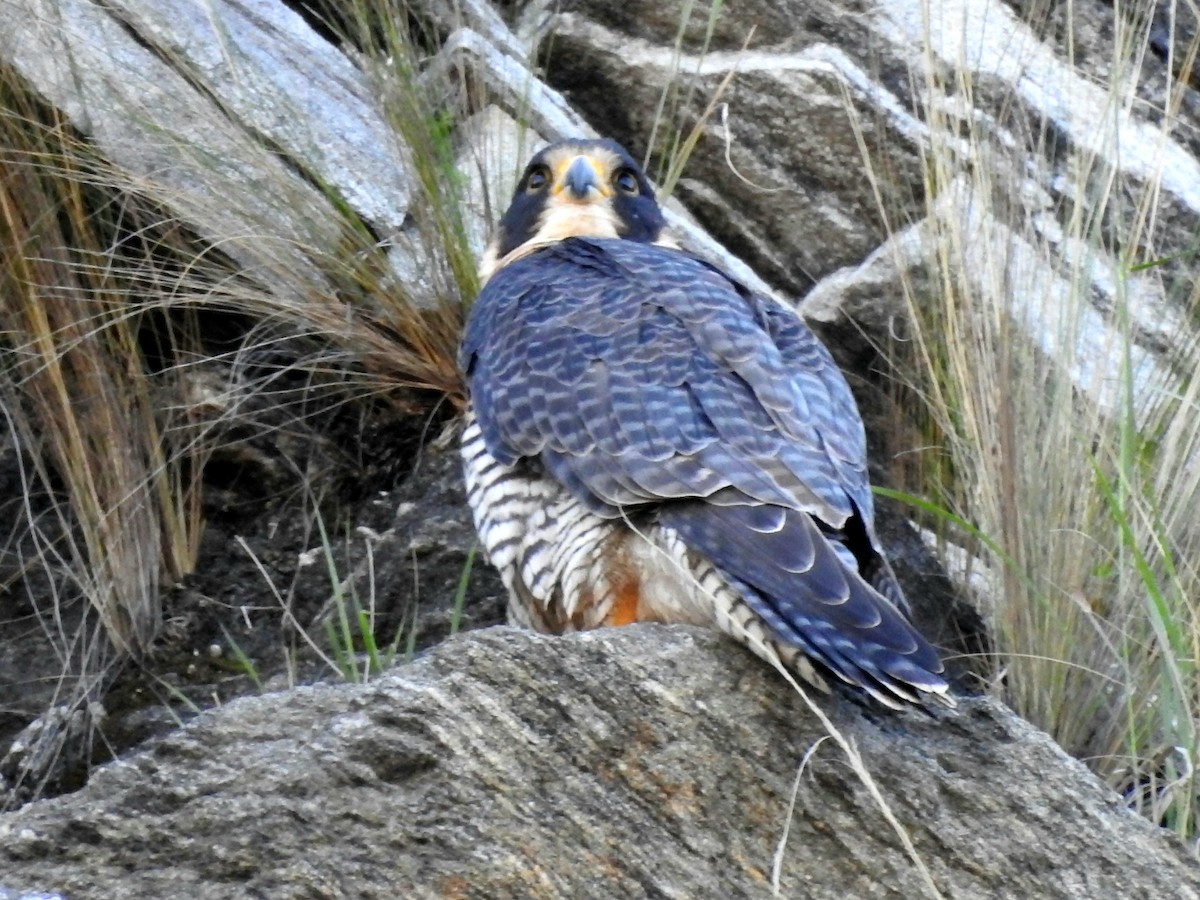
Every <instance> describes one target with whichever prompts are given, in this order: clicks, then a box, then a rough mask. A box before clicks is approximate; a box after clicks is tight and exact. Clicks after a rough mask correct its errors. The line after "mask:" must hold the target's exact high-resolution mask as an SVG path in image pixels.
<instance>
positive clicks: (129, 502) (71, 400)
mask: <svg viewBox="0 0 1200 900" xmlns="http://www.w3.org/2000/svg"><path fill="white" fill-rule="evenodd" d="M14 105H15V104H10V105H9V106H8V110H7V112H6V114H5V115H4V116H3V118H2V119H0V132H2V133H3V137H2V139H0V143H2V144H3V146H4V147H5V148H6V152H5V153H4V154H3V155H2V156H0V255H2V263H3V275H2V276H0V277H2V278H3V282H4V283H3V293H4V297H5V303H4V306H3V309H2V313H0V315H2V317H3V324H2V326H0V327H2V330H3V332H4V338H5V341H6V343H7V344H8V351H9V352H8V357H9V360H10V362H9V364H7V365H6V366H4V368H3V371H2V373H0V374H2V376H3V386H2V388H0V390H3V393H4V395H5V397H6V400H7V401H8V409H9V415H10V417H11V418H12V421H13V424H14V430H15V431H16V433H17V434H18V436H19V438H20V440H21V442H22V444H23V445H24V449H25V450H26V451H27V452H29V453H30V455H31V457H32V458H33V459H35V460H36V461H37V466H38V469H39V473H38V474H39V475H40V476H41V481H42V484H43V487H49V486H50V485H51V484H55V483H57V484H60V485H61V495H62V496H63V497H65V498H67V499H66V501H65V502H66V508H65V509H63V510H62V511H61V512H60V515H61V516H62V518H63V519H64V520H65V525H66V527H65V529H64V531H65V532H66V533H68V534H71V535H75V536H77V539H76V538H72V539H71V542H70V544H71V545H70V546H66V547H63V546H60V547H58V548H56V549H55V551H54V552H55V553H57V554H59V555H61V557H62V558H64V559H66V560H68V561H69V562H70V569H71V571H72V574H73V575H74V577H75V578H76V579H77V580H78V583H79V587H80V589H81V590H82V592H83V594H84V595H85V596H86V597H87V598H88V600H89V602H90V603H91V604H92V606H93V607H94V608H95V610H96V612H97V613H98V614H99V618H100V621H101V623H102V624H103V626H104V629H105V630H106V632H107V633H108V635H109V636H110V637H111V639H112V640H113V642H114V644H116V646H117V647H119V648H120V649H121V650H123V651H125V652H128V653H140V652H142V651H144V650H145V649H146V648H147V646H148V645H149V643H150V642H151V641H152V640H153V638H154V635H155V632H156V630H157V627H158V622H159V611H158V610H159V601H158V591H159V585H160V582H161V580H162V579H163V578H164V577H165V578H168V579H177V578H179V577H180V576H181V575H182V574H183V573H184V572H186V571H188V569H189V568H190V567H191V565H192V562H193V559H194V554H195V550H196V543H197V540H198V537H199V521H198V511H197V506H196V503H197V496H196V493H195V490H194V485H192V484H191V483H190V482H189V481H188V479H187V475H186V473H185V472H184V471H183V470H182V469H181V468H180V465H181V462H182V461H180V460H174V461H168V459H167V458H166V456H165V453H166V451H165V448H164V440H163V424H164V422H163V417H162V414H161V412H160V410H158V409H157V404H156V400H155V393H154V389H153V386H152V385H151V383H150V380H149V377H148V376H147V374H146V370H145V367H144V365H142V364H141V362H140V360H141V353H140V351H139V348H138V346H137V335H136V328H137V317H136V315H135V314H131V308H130V307H131V299H130V296H129V293H128V288H127V286H122V285H121V283H120V280H119V278H117V277H116V276H115V275H114V274H113V272H112V271H111V269H110V268H109V267H108V266H106V265H105V254H104V252H103V247H102V246H100V245H99V241H100V240H101V238H99V236H98V235H97V233H96V229H95V228H94V227H93V222H92V221H91V219H92V216H93V212H92V211H91V210H90V209H89V206H88V202H87V200H86V199H85V197H84V182H85V180H86V179H87V178H88V177H89V176H88V174H87V173H85V172H84V171H83V170H82V168H81V165H82V160H81V159H80V160H77V159H74V158H72V156H71V138H70V137H69V136H68V135H67V132H66V130H65V129H64V128H63V127H62V126H61V123H58V122H54V121H52V122H50V123H48V124H47V125H46V126H44V129H43V126H42V125H41V124H40V123H39V122H38V121H37V120H36V119H34V118H33V110H32V109H31V108H27V109H26V113H25V114H24V115H23V114H22V113H21V112H20V111H14ZM17 109H18V110H19V107H17ZM76 540H77V543H76ZM47 561H48V560H47Z"/></svg>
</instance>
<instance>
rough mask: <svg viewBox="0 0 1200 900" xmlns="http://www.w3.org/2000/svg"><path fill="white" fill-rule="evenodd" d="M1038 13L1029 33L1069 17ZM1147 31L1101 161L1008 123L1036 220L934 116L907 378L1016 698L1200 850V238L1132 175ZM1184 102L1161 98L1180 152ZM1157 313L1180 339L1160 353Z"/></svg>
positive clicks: (1005, 169) (1153, 181) (1105, 132)
mask: <svg viewBox="0 0 1200 900" xmlns="http://www.w3.org/2000/svg"><path fill="white" fill-rule="evenodd" d="M1029 6H1031V7H1032V8H1028V9H1026V14H1027V16H1028V17H1029V19H1030V21H1031V22H1033V23H1034V24H1035V25H1036V24H1037V23H1038V22H1039V21H1044V20H1045V18H1046V17H1047V16H1049V15H1050V14H1051V12H1052V10H1051V9H1050V8H1049V6H1048V5H1046V4H1032V5H1029ZM1152 30H1153V29H1152V27H1151V25H1150V23H1149V19H1148V16H1132V17H1130V18H1125V19H1122V18H1117V19H1116V34H1115V38H1114V44H1113V47H1112V53H1113V66H1112V73H1111V76H1110V77H1111V81H1110V82H1109V83H1108V84H1107V85H1103V88H1104V92H1105V94H1106V96H1105V102H1106V104H1107V113H1106V115H1107V117H1108V121H1105V122H1099V123H1096V130H1095V133H1094V135H1093V136H1092V138H1093V143H1092V145H1091V146H1085V145H1082V144H1080V145H1071V146H1065V142H1064V140H1063V137H1062V135H1061V133H1060V132H1059V131H1058V129H1057V126H1056V125H1055V124H1054V123H1051V122H1048V121H1044V120H1039V119H1038V117H1037V116H1035V115H1028V114H1027V112H1023V111H1022V107H1021V105H1020V104H1013V105H1011V106H1009V107H1008V108H1007V109H1006V110H1005V111H1004V116H1005V118H1004V119H1003V120H1002V121H1000V122H999V123H998V124H996V125H995V128H996V130H1005V131H1007V132H1008V133H1011V134H1016V135H1020V136H1022V137H1024V138H1025V142H1024V143H1025V146H1028V147H1032V148H1033V149H1034V150H1035V156H1036V157H1038V158H1040V159H1042V160H1043V161H1044V162H1043V165H1044V166H1045V167H1046V168H1045V170H1044V171H1041V172H1038V173H1036V175H1035V179H1036V183H1037V185H1039V186H1040V187H1039V188H1037V191H1040V192H1041V197H1042V199H1041V201H1033V202H1031V201H1030V199H1029V197H1030V194H1031V190H1030V188H1029V183H1030V181H1029V174H1028V172H1027V171H1026V170H1024V169H1023V168H1022V166H1024V164H1025V162H1024V160H1025V156H1024V155H1023V151H1024V147H1022V148H1021V149H1020V150H1019V151H1018V152H1017V154H1014V155H1013V156H1006V155H1005V153H1004V152H1003V151H1002V150H1001V149H999V148H998V144H997V141H996V140H995V135H994V134H993V133H991V132H990V131H989V128H990V127H992V125H991V124H989V123H987V122H985V121H984V120H983V119H982V118H965V119H964V118H958V117H956V116H954V115H953V114H951V113H948V112H947V111H946V110H947V108H948V107H949V104H930V106H929V107H928V108H927V116H928V121H929V123H930V125H931V126H932V128H931V134H932V135H933V144H932V146H931V147H930V148H929V150H928V152H927V154H926V156H925V159H924V164H925V174H926V184H927V191H928V199H929V211H930V215H929V217H928V218H927V219H926V220H925V222H924V223H923V224H922V226H921V227H922V228H923V229H925V231H924V234H923V237H924V238H926V239H927V240H928V243H927V246H929V247H932V248H935V249H936V254H935V259H934V260H933V262H932V264H931V265H930V266H929V268H928V269H927V270H925V271H922V272H919V273H911V272H910V273H909V274H911V275H914V277H912V278H908V279H906V281H905V293H906V296H907V298H908V300H909V306H910V309H911V312H912V321H913V326H914V327H913V334H912V341H911V342H910V343H909V344H907V345H904V346H903V347H902V348H901V355H902V356H906V360H905V361H904V362H902V363H900V366H901V367H902V368H905V370H906V371H907V372H908V373H909V375H908V376H905V377H910V378H911V379H912V382H913V384H914V386H915V388H916V391H917V392H918V394H919V395H920V396H921V397H922V398H923V400H924V407H925V410H926V411H927V413H928V416H929V419H928V429H929V434H928V438H929V443H930V446H934V447H936V448H938V452H937V453H936V454H927V462H928V464H927V466H926V467H925V470H924V478H925V480H924V481H923V482H922V483H920V484H918V485H917V486H916V487H915V489H914V493H916V494H918V495H923V496H926V497H930V498H933V503H932V504H931V506H927V511H928V510H929V509H932V510H933V513H932V516H931V518H932V520H933V522H934V524H936V526H937V527H938V530H939V531H940V532H941V533H942V535H943V536H944V537H945V538H946V539H948V540H951V541H953V542H955V543H958V544H960V545H962V546H965V547H966V548H968V549H969V551H970V553H971V554H972V555H973V556H974V558H975V559H976V560H977V565H978V566H979V567H980V568H981V569H982V571H983V572H984V573H985V575H986V577H987V581H988V584H989V587H988V589H987V590H986V591H985V592H984V595H985V596H986V598H987V602H988V605H989V608H988V610H987V612H988V614H989V616H990V619H991V622H992V624H993V627H994V629H995V639H996V644H997V646H998V648H999V654H998V657H997V659H996V660H995V666H996V669H997V681H998V683H999V684H1000V685H1001V686H1002V687H1001V690H1002V693H1003V696H1004V699H1005V700H1006V701H1007V702H1009V703H1010V704H1011V705H1012V706H1013V708H1014V709H1015V710H1016V711H1017V712H1019V713H1020V714H1022V715H1023V716H1025V717H1027V718H1028V719H1030V720H1031V721H1032V722H1034V723H1035V724H1037V725H1039V726H1040V727H1042V728H1044V729H1046V730H1047V731H1048V732H1049V733H1050V734H1051V735H1053V736H1054V738H1055V739H1056V740H1057V741H1058V742H1059V743H1060V744H1061V745H1062V746H1063V747H1064V748H1065V749H1066V750H1067V751H1068V752H1070V753H1071V754H1072V755H1075V756H1077V757H1079V758H1081V759H1083V760H1085V761H1086V762H1087V763H1088V764H1089V765H1090V766H1091V767H1092V768H1093V769H1095V770H1096V771H1097V772H1098V773H1099V774H1100V775H1102V776H1103V777H1104V778H1105V779H1106V780H1107V781H1108V782H1109V783H1110V784H1111V785H1112V786H1113V787H1114V788H1116V789H1117V790H1119V791H1121V792H1122V793H1123V794H1124V795H1125V796H1126V797H1127V799H1128V800H1129V801H1130V802H1131V804H1132V805H1134V806H1135V807H1136V808H1138V809H1139V810H1140V811H1141V812H1143V813H1145V814H1146V815H1148V816H1149V817H1150V818H1152V819H1153V820H1155V821H1157V822H1160V823H1162V824H1165V825H1167V826H1169V827H1171V828H1173V829H1174V830H1176V831H1177V832H1178V833H1179V834H1180V835H1182V836H1185V837H1189V838H1192V837H1195V836H1196V835H1197V834H1198V824H1200V823H1198V821H1197V815H1196V799H1197V798H1196V791H1197V784H1196V779H1195V768H1196V761H1197V750H1198V747H1197V732H1196V728H1197V726H1196V722H1197V715H1198V714H1200V681H1198V679H1197V669H1196V661H1197V659H1198V651H1200V647H1198V646H1197V643H1198V642H1200V568H1198V567H1197V565H1196V563H1195V560H1197V559H1200V527H1198V526H1197V522H1196V516H1195V504H1196V500H1197V497H1198V496H1200V495H1198V494H1197V487H1198V484H1197V478H1198V477H1200V475H1198V474H1197V466H1196V460H1197V459H1200V429H1198V428H1197V426H1196V424H1195V423H1196V421H1197V412H1198V411H1200V407H1198V406H1197V402H1198V401H1200V383H1198V381H1197V378H1196V375H1195V373H1196V372H1197V371H1200V322H1198V320H1197V318H1196V315H1195V313H1196V309H1197V308H1198V304H1200V289H1197V287H1196V285H1195V281H1194V278H1193V277H1192V276H1191V275H1190V274H1189V273H1193V272H1194V271H1195V268H1196V263H1197V260H1196V246H1197V235H1195V234H1183V235H1181V234H1178V233H1177V232H1173V231H1171V230H1170V229H1169V228H1166V227H1163V226H1162V225H1161V224H1159V223H1158V220H1159V218H1161V217H1162V216H1163V215H1164V212H1163V202H1164V198H1163V193H1164V190H1165V188H1164V182H1163V178H1164V167H1163V166H1161V165H1160V167H1159V168H1158V169H1157V171H1153V172H1148V173H1147V172H1141V173H1139V172H1136V171H1135V170H1134V169H1133V168H1123V167H1122V161H1123V153H1124V152H1125V148H1124V147H1123V146H1122V142H1123V141H1128V140H1129V139H1130V138H1129V132H1128V130H1127V129H1126V126H1125V122H1126V116H1127V114H1128V113H1129V111H1130V110H1129V106H1130V105H1131V104H1132V105H1135V106H1141V104H1140V103H1139V102H1138V101H1137V100H1136V97H1134V95H1133V94H1132V93H1131V92H1130V91H1128V89H1127V87H1128V85H1127V79H1136V77H1137V72H1136V69H1134V70H1132V71H1131V70H1130V69H1129V68H1128V67H1127V66H1126V64H1125V63H1124V62H1123V61H1128V60H1133V61H1139V60H1142V59H1144V58H1145V56H1146V54H1147V53H1148V48H1149V46H1150V42H1151V39H1152V38H1151V35H1152ZM1195 43H1196V42H1195V41H1194V40H1193V42H1192V47H1191V49H1190V51H1189V53H1190V54H1191V55H1193V56H1194V54H1195V49H1196V48H1195ZM931 59H932V54H931ZM921 75H922V78H923V79H924V80H925V81H926V82H927V83H928V84H929V85H930V86H931V93H932V94H933V95H941V94H948V95H954V94H965V95H967V96H969V95H970V94H971V92H972V91H973V90H975V88H976V85H974V84H973V82H972V81H971V79H970V77H969V73H964V72H962V71H960V72H959V73H957V80H955V81H951V80H949V79H948V78H947V76H946V74H945V71H944V70H943V69H942V68H940V67H939V66H938V65H937V64H935V63H933V62H931V64H930V65H929V66H928V68H927V69H926V71H925V72H923V73H921ZM1185 90H1186V86H1185V85H1182V84H1173V85H1172V86H1170V87H1169V88H1168V91H1167V94H1166V96H1165V97H1164V98H1162V104H1163V105H1162V108H1161V109H1160V110H1159V111H1158V112H1159V113H1160V114H1161V122H1162V124H1161V126H1160V133H1161V136H1162V137H1163V138H1164V139H1166V138H1167V137H1169V136H1170V134H1171V122H1172V121H1173V120H1172V114H1173V111H1177V109H1178V104H1179V102H1181V98H1182V95H1183V93H1184V92H1185ZM1136 112H1138V113H1139V114H1145V113H1146V112H1147V110H1146V109H1145V108H1139V109H1137V110H1136ZM948 211H949V213H948ZM1051 223H1052V224H1051ZM1155 297H1158V298H1159V299H1158V300H1155V299H1153V298H1155ZM1155 303H1157V304H1159V305H1160V306H1161V310H1160V311H1158V312H1154V311H1153V309H1152V307H1151V304H1155ZM1155 315H1162V316H1166V317H1167V321H1169V322H1170V323H1171V325H1170V327H1169V329H1167V328H1164V331H1165V332H1166V333H1167V334H1168V335H1169V340H1170V349H1169V351H1168V352H1165V353H1163V352H1159V351H1160V348H1159V346H1156V341H1157V342H1158V343H1159V344H1160V343H1161V340H1162V336H1159V337H1158V338H1157V339H1156V338H1155V335H1154V334H1153V323H1151V320H1152V319H1153V316H1155ZM1159 324H1161V323H1159ZM914 373H915V374H914ZM964 523H965V524H966V527H962V526H963V525H964Z"/></svg>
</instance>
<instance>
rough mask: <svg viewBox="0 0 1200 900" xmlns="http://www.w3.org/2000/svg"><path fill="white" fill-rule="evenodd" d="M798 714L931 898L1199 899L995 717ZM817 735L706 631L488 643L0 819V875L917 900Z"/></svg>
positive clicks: (98, 890) (358, 890) (216, 892)
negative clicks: (907, 842)
mask: <svg viewBox="0 0 1200 900" xmlns="http://www.w3.org/2000/svg"><path fill="white" fill-rule="evenodd" d="M819 703H820V706H821V707H822V708H823V709H825V710H826V711H827V712H828V714H829V716H830V717H831V719H832V720H833V722H834V723H835V724H836V726H837V728H839V729H840V730H841V731H842V733H843V734H844V736H845V738H846V740H848V741H849V742H851V743H852V744H853V745H854V746H856V747H857V748H858V751H859V752H860V753H861V755H862V757H863V760H864V761H865V765H866V767H867V769H868V770H869V771H870V772H871V773H872V776H873V778H874V780H875V781H876V783H877V784H878V785H879V789H880V791H881V794H882V796H883V797H884V798H885V800H886V802H887V804H888V805H889V807H890V808H891V810H892V812H893V813H894V814H895V816H896V818H897V820H898V821H899V823H900V824H901V825H902V827H903V828H904V829H905V831H906V832H907V834H908V835H909V837H910V838H911V840H912V844H913V847H914V849H915V852H916V854H917V855H918V856H919V857H920V859H921V860H922V862H923V864H924V865H925V866H926V867H927V868H928V870H929V872H930V874H931V876H932V879H933V883H934V884H935V885H936V888H937V890H938V891H940V892H941V893H942V894H943V895H944V896H947V897H963V898H980V897H1039V898H1052V897H1073V898H1088V900H1095V898H1106V897H1114V898H1115V897H1122V898H1139V897H1145V898H1160V897H1197V896H1200V869H1198V868H1197V867H1196V864H1195V862H1194V861H1193V860H1191V859H1190V858H1189V857H1188V855H1187V854H1186V852H1185V851H1184V849H1183V848H1182V847H1181V846H1180V845H1179V844H1177V843H1176V842H1175V841H1174V840H1173V839H1172V838H1171V837H1170V836H1168V835H1167V834H1166V832H1163V831H1160V830H1157V829H1155V828H1154V827H1152V826H1151V825H1149V824H1148V823H1146V822H1145V821H1143V820H1141V819H1139V818H1138V817H1137V816H1135V815H1133V814H1132V813H1130V812H1128V811H1126V810H1125V809H1123V808H1122V807H1121V804H1120V803H1119V801H1118V799H1117V798H1116V797H1115V796H1114V795H1112V794H1111V793H1109V792H1107V791H1106V790H1105V789H1104V788H1103V787H1102V786H1101V785H1100V784H1099V783H1098V782H1097V781H1096V780H1095V779H1094V778H1093V777H1092V776H1091V775H1090V774H1088V773H1087V772H1086V770H1085V769H1084V768H1083V766H1082V765H1080V764H1079V763H1078V762H1075V761H1074V760H1071V759H1069V758H1068V757H1067V756H1066V755H1065V754H1063V753H1062V751H1061V750H1059V749H1058V748H1057V747H1056V746H1055V745H1054V744H1053V743H1052V742H1051V741H1050V740H1049V739H1048V738H1047V737H1046V736H1045V735H1043V734H1040V733H1039V732H1037V731H1036V730H1034V729H1032V728H1031V727H1030V726H1028V725H1027V724H1025V723H1024V722H1022V721H1021V720H1019V719H1017V718H1016V717H1015V716H1013V715H1012V714H1011V713H1010V712H1008V711H1007V710H1006V709H1004V708H1003V707H1001V706H1000V705H998V704H996V703H995V702H993V701H990V700H986V699H979V700H968V701H966V702H964V703H963V705H962V708H961V709H960V710H959V711H958V712H956V713H948V714H944V715H938V716H937V717H936V718H935V717H932V716H927V715H924V714H921V713H918V712H910V713H905V714H903V715H892V714H880V713H877V712H873V711H864V710H862V709H860V708H858V707H857V706H854V705H853V704H851V703H849V702H848V701H845V700H843V699H841V698H837V697H835V698H829V699H822V700H820V701H819ZM825 737H826V732H825V730H824V728H823V727H822V726H821V724H820V723H819V722H818V721H817V720H816V719H815V717H814V716H813V714H812V713H811V712H810V711H809V710H808V709H807V708H806V707H805V705H804V703H803V702H802V701H801V700H800V699H799V698H798V697H797V696H796V695H795V694H794V693H793V692H792V690H791V689H790V688H789V687H788V686H787V685H786V683H785V682H783V680H782V679H781V678H780V677H779V676H778V675H777V674H776V673H775V672H774V671H773V670H771V669H769V668H767V667H766V666H764V665H762V664H761V663H759V662H758V661H757V660H756V659H754V658H752V657H751V656H750V655H749V654H748V653H746V652H745V651H744V650H742V649H741V648H739V647H737V646H735V645H734V644H733V643H732V642H731V641H728V640H727V639H725V638H723V637H721V636H719V635H717V634H715V633H710V632H707V631H703V630H698V629H692V628H687V627H683V626H672V627H662V626H635V627H631V628H625V629H605V630H601V631H597V632H592V633H589V634H586V635H583V636H577V637H570V638H551V637H542V636H538V635H535V634H531V633H528V632H523V631H517V630H513V629H509V628H496V629H490V630H485V631H481V632H475V633H473V634H470V635H466V636H462V637H459V638H456V639H452V640H451V641H449V642H447V643H445V644H443V645H441V646H440V647H438V648H436V649H435V650H433V651H431V652H430V653H429V654H428V655H426V656H425V657H423V658H421V659H418V660H417V661H415V662H414V663H412V664H410V665H408V666H405V667H401V668H398V669H395V670H393V671H391V672H389V673H387V674H385V675H384V676H382V677H380V678H378V679H376V680H375V681H373V682H371V683H369V684H365V685H340V686H330V685H318V686H314V687H306V688H300V689H298V690H295V691H292V692H290V693H287V694H281V695H268V696H262V697H254V698H247V699H243V700H239V701H236V702H234V703H231V704H230V705H228V706H227V707H225V708H223V709H219V710H215V711H212V712H210V713H206V714H205V715H203V716H202V717H201V718H200V719H199V720H197V721H196V722H194V723H193V724H191V725H190V726H188V727H186V728H184V729H183V730H181V731H180V732H177V733H175V734H172V735H169V736H167V737H165V738H163V739H160V740H159V741H157V742H156V743H154V744H153V745H152V746H151V747H150V748H149V749H148V750H146V751H144V752H141V753H139V754H137V755H135V756H133V757H131V758H129V759H127V760H123V761H120V762H117V763H113V764H111V765H109V766H106V767H105V768H103V769H102V770H101V771H99V772H97V773H96V775H95V776H94V777H93V779H92V781H91V783H90V784H89V785H88V786H87V787H85V788H84V789H83V790H81V791H80V792H78V793H76V794H74V795H71V796H66V797H61V798H58V799H55V800H48V801H41V802H37V803H34V804H32V805H30V806H27V807H25V808H24V809H22V810H20V811H19V812H16V813H9V814H5V815H3V816H0V872H2V873H3V881H4V883H5V884H6V885H7V886H8V887H9V888H10V890H16V889H19V888H27V889H34V888H36V889H41V890H50V889H53V890H58V891H61V892H62V893H64V894H65V895H67V896H69V897H71V898H73V900H83V898H91V897H96V898H99V897H105V898H107V897H117V896H119V897H123V898H143V897H145V898H150V897H154V898H161V897H193V898H216V897H246V896H263V897H354V898H363V897H433V896H443V897H447V896H448V897H480V898H483V897H487V898H499V897H530V896H538V897H571V898H577V897H596V898H612V897H642V896H644V897H681V898H684V897H763V896H767V895H769V894H770V885H771V880H772V869H773V860H774V858H775V854H776V849H777V847H778V846H779V845H780V844H781V842H782V841H783V840H784V838H785V834H786V846H784V849H783V852H782V856H781V859H782V863H781V869H780V880H779V886H780V893H781V895H782V896H786V897H798V896H805V897H812V898H831V900H832V898H837V900H842V898H845V897H859V898H866V897H880V898H882V897H895V898H912V897H918V896H922V895H923V893H925V885H924V883H923V881H922V878H921V876H920V874H919V872H918V869H917V868H916V866H915V865H914V863H913V862H912V860H911V859H910V858H909V856H908V855H907V854H906V852H905V850H904V849H903V848H902V846H901V843H900V841H899V839H898V838H897V835H896V833H895V831H894V830H893V829H892V828H891V827H890V826H889V825H888V822H887V821H886V820H885V818H884V816H883V815H882V813H881V812H880V809H879V807H878V805H877V804H876V802H875V801H874V800H873V799H872V797H871V795H870V794H869V793H868V791H867V790H866V789H865V788H864V786H863V783H862V782H861V781H860V780H859V778H858V776H856V775H855V773H854V771H853V770H852V769H851V767H850V766H849V765H848V764H847V761H846V757H845V755H844V754H843V752H842V751H841V750H840V749H839V748H838V746H837V745H836V744H835V742H834V741H832V740H823V739H824V738H825ZM806 758H807V764H806V765H805V766H804V768H803V772H802V773H801V774H800V776H799V778H797V773H798V770H800V768H801V763H802V761H803V760H805V759H806ZM794 785H796V796H795V809H794V812H793V813H792V814H791V815H789V798H790V796H791V794H792V791H793V786H794Z"/></svg>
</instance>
